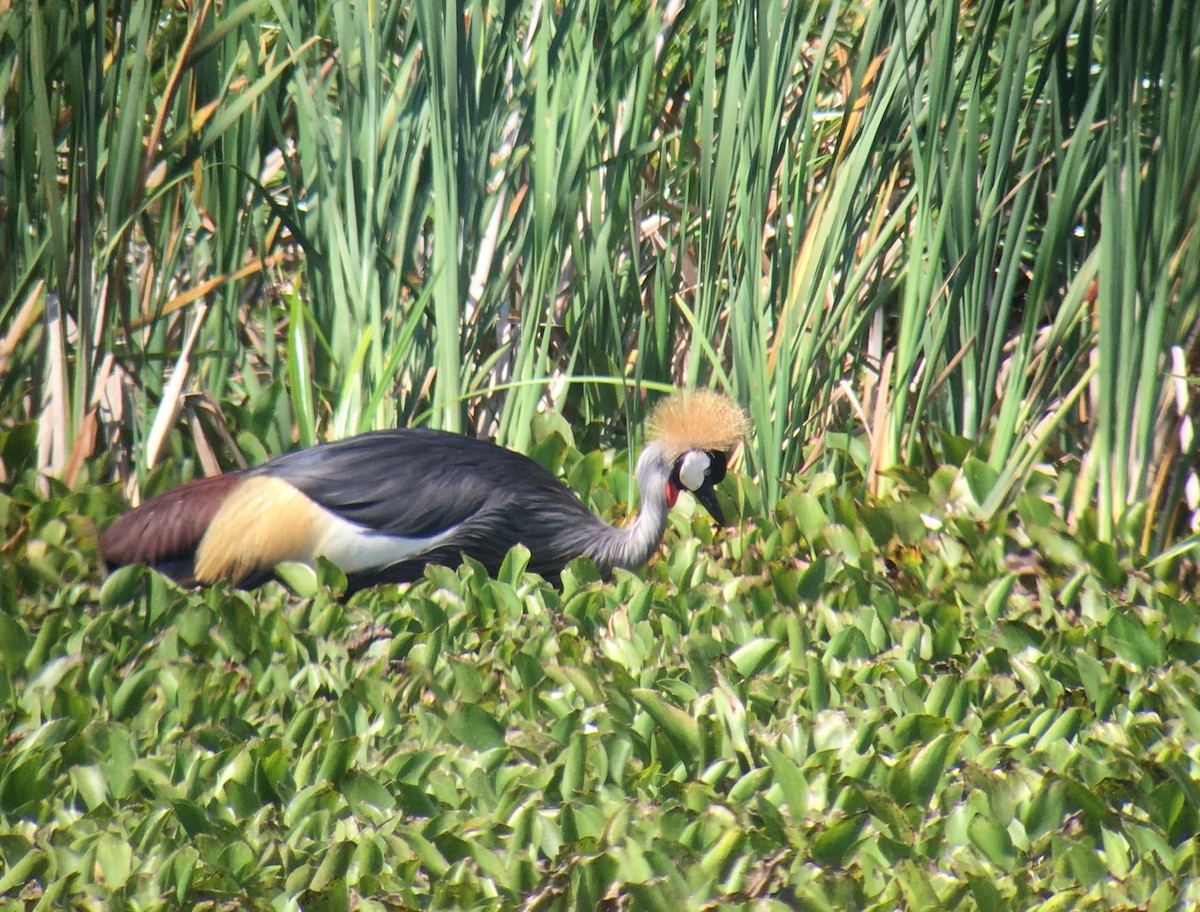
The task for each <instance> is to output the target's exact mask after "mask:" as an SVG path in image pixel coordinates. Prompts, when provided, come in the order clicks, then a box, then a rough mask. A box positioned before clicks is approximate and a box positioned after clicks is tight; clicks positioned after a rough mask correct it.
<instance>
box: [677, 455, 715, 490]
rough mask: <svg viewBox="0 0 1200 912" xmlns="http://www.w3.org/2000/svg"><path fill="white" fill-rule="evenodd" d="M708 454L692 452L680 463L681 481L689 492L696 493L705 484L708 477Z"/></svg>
mask: <svg viewBox="0 0 1200 912" xmlns="http://www.w3.org/2000/svg"><path fill="white" fill-rule="evenodd" d="M709 462H710V460H709V458H708V454H707V453H705V452H703V451H701V450H691V451H690V452H688V453H686V454H685V455H684V457H683V461H682V462H680V463H679V481H680V482H681V483H682V484H683V486H684V487H685V488H687V489H688V490H689V491H696V490H698V489H699V488H700V486H701V485H702V484H704V479H705V477H706V476H707V475H708V466H709Z"/></svg>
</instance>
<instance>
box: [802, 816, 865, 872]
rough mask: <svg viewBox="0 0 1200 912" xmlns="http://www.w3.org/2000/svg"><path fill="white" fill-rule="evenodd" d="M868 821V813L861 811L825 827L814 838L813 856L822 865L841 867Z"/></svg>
mask: <svg viewBox="0 0 1200 912" xmlns="http://www.w3.org/2000/svg"><path fill="white" fill-rule="evenodd" d="M866 822H867V813H866V812H865V811H859V812H858V813H855V814H850V815H849V816H846V817H843V818H841V819H840V820H837V821H835V822H834V823H832V824H831V825H829V826H827V827H824V828H823V829H822V830H821V831H820V832H819V833H817V835H816V836H815V837H814V838H813V840H812V849H811V851H812V857H813V860H814V861H815V862H816V863H817V864H820V865H824V866H826V867H841V866H842V865H843V864H845V862H846V858H847V856H848V855H849V854H850V851H851V850H852V849H853V848H854V845H855V844H856V843H857V842H858V840H859V838H860V836H861V834H862V830H863V827H864V826H865V825H866Z"/></svg>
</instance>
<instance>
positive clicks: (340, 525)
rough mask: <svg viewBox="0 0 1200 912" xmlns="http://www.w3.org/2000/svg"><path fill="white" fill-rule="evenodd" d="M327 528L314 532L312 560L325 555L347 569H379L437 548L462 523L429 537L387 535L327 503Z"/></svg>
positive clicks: (309, 556)
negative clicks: (330, 506) (351, 520)
mask: <svg viewBox="0 0 1200 912" xmlns="http://www.w3.org/2000/svg"><path fill="white" fill-rule="evenodd" d="M318 509H319V510H320V511H321V512H322V513H324V514H325V515H324V517H323V519H324V522H322V523H321V524H320V525H321V526H323V527H324V528H323V529H322V531H321V532H320V533H318V534H317V535H316V536H314V538H315V541H314V542H313V544H312V551H311V552H310V553H309V554H308V555H306V559H307V562H309V563H312V562H314V561H316V559H317V558H318V557H324V558H328V559H329V560H331V561H332V562H333V563H335V564H337V566H338V568H339V569H341V571H342V572H343V573H358V572H359V571H362V570H375V569H378V568H380V567H387V566H389V565H390V564H395V563H398V562H399V561H402V560H405V559H406V558H409V557H414V556H416V555H419V554H424V553H425V552H426V551H430V550H432V549H434V548H436V547H437V546H438V545H440V544H442V542H444V541H446V540H447V539H448V538H450V537H451V536H453V535H454V533H455V532H456V531H457V530H458V526H451V527H450V528H449V529H446V530H444V531H442V532H439V533H438V534H437V535H431V536H430V537H428V538H404V537H403V536H400V535H385V534H384V533H382V532H376V531H375V530H374V529H371V528H369V527H367V526H362V525H359V524H358V523H352V522H350V521H349V520H347V519H343V518H342V517H340V516H338V515H337V514H336V513H332V512H330V511H329V510H326V509H324V508H323V507H318Z"/></svg>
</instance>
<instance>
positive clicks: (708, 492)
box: [692, 485, 725, 526]
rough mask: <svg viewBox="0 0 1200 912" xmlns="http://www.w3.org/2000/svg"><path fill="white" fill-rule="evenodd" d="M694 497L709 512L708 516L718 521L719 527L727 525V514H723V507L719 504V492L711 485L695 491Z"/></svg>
mask: <svg viewBox="0 0 1200 912" xmlns="http://www.w3.org/2000/svg"><path fill="white" fill-rule="evenodd" d="M692 495H693V496H694V497H695V498H696V500H698V501H699V502H700V506H702V507H704V509H706V510H707V511H708V515H709V516H711V517H712V518H713V519H715V520H716V521H717V525H718V526H724V525H725V514H724V513H722V512H721V506H720V504H718V503H717V492H716V491H714V490H713V489H712V488H711V487H710V486H709V485H704V486H703V487H701V488H700V490H698V491H693V492H692Z"/></svg>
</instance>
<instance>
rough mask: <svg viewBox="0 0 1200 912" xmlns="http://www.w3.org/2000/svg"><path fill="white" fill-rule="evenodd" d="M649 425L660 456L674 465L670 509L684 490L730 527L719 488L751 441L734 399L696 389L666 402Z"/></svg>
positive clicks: (668, 492) (669, 484)
mask: <svg viewBox="0 0 1200 912" xmlns="http://www.w3.org/2000/svg"><path fill="white" fill-rule="evenodd" d="M649 426H650V435H651V440H652V443H653V445H654V447H655V449H656V451H657V452H658V454H659V456H660V458H661V459H662V460H663V461H664V463H665V464H666V465H669V466H670V473H669V475H668V477H667V481H666V491H665V494H666V498H667V505H668V506H674V505H675V498H677V497H678V496H679V492H680V491H689V492H691V494H692V495H693V496H694V497H695V498H696V500H697V501H699V502H700V504H701V505H702V506H703V507H704V508H705V509H706V510H708V512H709V513H710V514H711V515H712V518H713V519H715V520H716V521H717V522H718V523H720V524H721V525H724V524H725V517H724V516H722V515H721V508H720V507H719V506H718V505H717V496H716V490H715V489H716V485H718V484H720V482H721V481H722V479H724V478H725V469H726V467H727V465H728V463H729V457H730V455H731V454H732V452H733V451H734V449H735V448H736V447H737V445H738V444H739V443H741V441H742V439H743V438H744V437H745V436H746V431H747V423H746V416H745V413H744V412H743V411H742V410H741V408H740V407H739V406H738V405H737V404H736V403H735V402H734V401H733V400H732V399H730V398H729V397H728V396H725V395H723V394H721V393H717V392H713V391H712V390H693V391H689V392H682V393H676V394H675V395H673V396H670V397H669V398H667V399H664V400H663V401H662V402H660V403H659V404H658V406H657V407H656V408H655V410H654V411H653V413H651V415H650V420H649Z"/></svg>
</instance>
